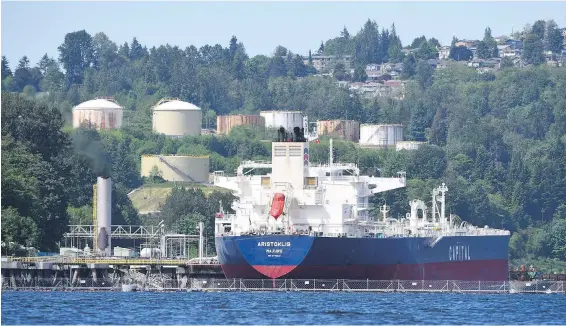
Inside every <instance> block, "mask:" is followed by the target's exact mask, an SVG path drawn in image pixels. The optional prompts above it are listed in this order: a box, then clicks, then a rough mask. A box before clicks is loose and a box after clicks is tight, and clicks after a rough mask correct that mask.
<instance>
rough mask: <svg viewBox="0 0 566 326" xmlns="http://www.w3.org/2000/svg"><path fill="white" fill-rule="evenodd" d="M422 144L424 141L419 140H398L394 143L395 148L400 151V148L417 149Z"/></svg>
mask: <svg viewBox="0 0 566 326" xmlns="http://www.w3.org/2000/svg"><path fill="white" fill-rule="evenodd" d="M422 144H424V142H421V141H400V142H397V144H395V149H396V150H398V151H400V150H409V151H412V150H417V149H419V147H420V146H421V145H422Z"/></svg>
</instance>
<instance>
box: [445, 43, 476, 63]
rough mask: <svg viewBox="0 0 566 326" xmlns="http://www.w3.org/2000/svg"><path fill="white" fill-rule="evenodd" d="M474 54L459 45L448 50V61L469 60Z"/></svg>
mask: <svg viewBox="0 0 566 326" xmlns="http://www.w3.org/2000/svg"><path fill="white" fill-rule="evenodd" d="M473 56H474V54H473V53H472V51H470V49H468V48H467V47H465V46H463V45H460V46H457V47H453V48H451V49H450V59H452V60H456V61H468V60H471V59H472V57H473Z"/></svg>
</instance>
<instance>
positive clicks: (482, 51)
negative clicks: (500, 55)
mask: <svg viewBox="0 0 566 326" xmlns="http://www.w3.org/2000/svg"><path fill="white" fill-rule="evenodd" d="M477 56H478V58H480V59H488V58H490V57H491V52H490V51H489V47H488V45H487V43H486V42H484V41H480V42H479V43H478V49H477Z"/></svg>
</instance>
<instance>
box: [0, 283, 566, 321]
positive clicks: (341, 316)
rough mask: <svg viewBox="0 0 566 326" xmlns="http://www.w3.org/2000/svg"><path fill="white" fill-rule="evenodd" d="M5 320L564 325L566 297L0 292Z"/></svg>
mask: <svg viewBox="0 0 566 326" xmlns="http://www.w3.org/2000/svg"><path fill="white" fill-rule="evenodd" d="M7 324H56V325H61V324H73V325H75V324H114V325H124V324H566V296H565V295H564V294H550V295H545V294H455V293H452V294H450V293H345V292H337V293H307V292H287V293H285V292H214V293H206V292H190V293H187V292H177V293H149V292H138V293H121V292H90V293H85V292H10V291H4V292H2V325H7Z"/></svg>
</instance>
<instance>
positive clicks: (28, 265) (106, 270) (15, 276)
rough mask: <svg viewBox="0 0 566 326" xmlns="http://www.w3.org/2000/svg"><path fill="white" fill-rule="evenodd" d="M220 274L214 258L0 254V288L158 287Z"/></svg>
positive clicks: (107, 288) (181, 283) (221, 275)
mask: <svg viewBox="0 0 566 326" xmlns="http://www.w3.org/2000/svg"><path fill="white" fill-rule="evenodd" d="M201 277H205V278H210V277H217V278H220V277H224V274H223V273H222V268H221V267H220V265H219V264H218V261H217V260H216V259H215V258H203V259H199V260H197V261H195V260H194V259H193V260H183V259H167V258H161V259H153V258H141V259H138V258H120V257H112V258H109V257H91V258H88V257H65V256H58V257H5V258H4V257H3V258H2V289H3V290H4V289H43V288H50V289H52V288H56V289H74V288H85V287H86V288H90V289H93V290H94V289H95V290H104V289H106V290H109V289H112V288H113V287H115V286H121V285H122V284H138V285H140V286H143V287H144V288H148V286H149V288H153V289H160V288H164V287H168V286H172V284H175V287H178V286H180V285H182V286H185V285H183V284H186V283H187V282H188V281H189V280H190V279H193V278H201Z"/></svg>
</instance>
